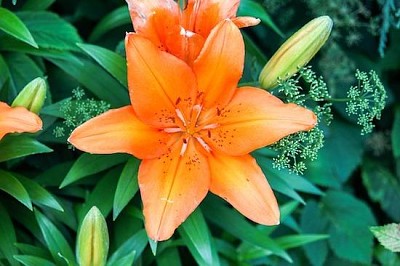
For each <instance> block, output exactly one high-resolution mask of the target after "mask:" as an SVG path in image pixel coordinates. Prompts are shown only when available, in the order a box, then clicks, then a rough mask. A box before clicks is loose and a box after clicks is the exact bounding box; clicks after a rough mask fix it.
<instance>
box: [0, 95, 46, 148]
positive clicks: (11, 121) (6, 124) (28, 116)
mask: <svg viewBox="0 0 400 266" xmlns="http://www.w3.org/2000/svg"><path fill="white" fill-rule="evenodd" d="M40 129H42V120H41V119H40V118H39V117H38V116H37V115H36V114H34V113H32V112H30V111H28V110H27V109H26V108H24V107H10V106H9V105H8V104H6V103H4V102H0V140H1V139H2V138H3V137H4V135H6V134H8V133H22V132H30V133H34V132H37V131H39V130H40Z"/></svg>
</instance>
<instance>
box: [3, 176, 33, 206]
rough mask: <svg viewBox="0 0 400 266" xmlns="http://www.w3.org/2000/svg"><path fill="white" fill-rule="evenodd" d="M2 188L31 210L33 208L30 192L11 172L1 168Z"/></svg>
mask: <svg viewBox="0 0 400 266" xmlns="http://www.w3.org/2000/svg"><path fill="white" fill-rule="evenodd" d="M0 190H3V191H4V192H6V193H7V194H9V195H10V196H12V197H14V198H15V199H16V200H18V201H19V202H21V203H22V204H24V205H25V206H26V207H27V208H28V209H29V210H32V202H31V198H30V197H29V194H28V192H27V191H26V189H25V188H24V186H23V185H22V184H21V182H19V180H18V179H17V178H16V177H15V176H13V175H12V174H11V173H9V172H6V171H3V170H0Z"/></svg>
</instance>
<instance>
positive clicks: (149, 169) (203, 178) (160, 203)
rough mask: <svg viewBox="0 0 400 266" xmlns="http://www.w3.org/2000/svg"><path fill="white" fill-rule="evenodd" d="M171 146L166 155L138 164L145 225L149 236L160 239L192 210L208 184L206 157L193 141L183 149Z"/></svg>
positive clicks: (166, 236)
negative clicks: (169, 151)
mask: <svg viewBox="0 0 400 266" xmlns="http://www.w3.org/2000/svg"><path fill="white" fill-rule="evenodd" d="M181 146H182V145H175V147H174V148H173V149H172V151H171V153H170V154H167V155H165V156H162V157H160V158H158V159H152V160H143V161H142V163H141V165H140V167H139V175H138V178H139V187H140V193H141V196H142V200H143V213H144V217H145V227H146V231H147V234H148V235H149V237H150V238H152V239H154V240H156V241H161V240H166V239H168V238H170V237H171V236H172V234H173V233H174V231H175V229H176V228H177V227H178V226H179V225H180V224H181V223H182V222H183V221H184V220H185V219H186V218H187V217H188V216H189V215H190V214H191V213H192V212H193V210H194V209H195V208H196V207H197V206H198V205H199V204H200V202H201V201H202V200H203V199H204V197H205V196H206V194H207V192H208V188H209V185H210V178H209V169H208V164H207V159H206V158H205V157H204V155H202V154H201V153H200V152H198V150H197V148H196V147H195V143H194V142H193V141H189V142H188V146H187V149H186V151H185V152H184V153H183V155H182V156H180V153H181V152H182V149H181Z"/></svg>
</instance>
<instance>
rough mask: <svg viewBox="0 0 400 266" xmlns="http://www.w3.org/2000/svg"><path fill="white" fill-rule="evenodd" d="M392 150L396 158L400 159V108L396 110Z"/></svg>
mask: <svg viewBox="0 0 400 266" xmlns="http://www.w3.org/2000/svg"><path fill="white" fill-rule="evenodd" d="M392 149H393V155H394V157H396V158H400V107H397V108H396V113H395V116H394V121H393V129H392Z"/></svg>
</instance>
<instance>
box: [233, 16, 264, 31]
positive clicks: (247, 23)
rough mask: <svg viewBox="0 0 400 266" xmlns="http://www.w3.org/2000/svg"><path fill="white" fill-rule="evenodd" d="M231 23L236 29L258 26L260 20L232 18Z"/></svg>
mask: <svg viewBox="0 0 400 266" xmlns="http://www.w3.org/2000/svg"><path fill="white" fill-rule="evenodd" d="M232 22H233V23H235V25H236V26H237V27H238V28H245V27H251V26H255V25H258V24H259V23H260V22H261V20H260V19H258V18H253V17H237V18H233V19H232Z"/></svg>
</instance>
